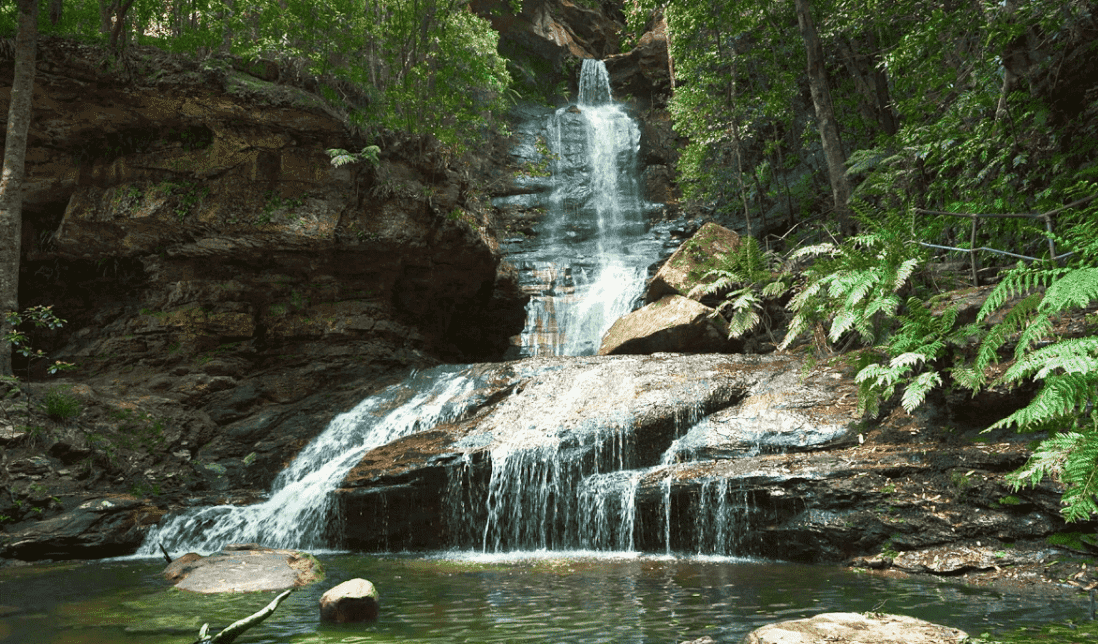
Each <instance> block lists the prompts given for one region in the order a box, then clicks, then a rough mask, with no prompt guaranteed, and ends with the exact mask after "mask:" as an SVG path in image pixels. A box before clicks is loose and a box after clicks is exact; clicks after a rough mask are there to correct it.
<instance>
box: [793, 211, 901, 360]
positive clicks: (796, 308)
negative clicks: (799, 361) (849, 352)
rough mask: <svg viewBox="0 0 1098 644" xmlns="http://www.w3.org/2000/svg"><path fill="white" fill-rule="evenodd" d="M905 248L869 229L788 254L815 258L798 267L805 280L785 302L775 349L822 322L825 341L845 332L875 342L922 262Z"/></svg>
mask: <svg viewBox="0 0 1098 644" xmlns="http://www.w3.org/2000/svg"><path fill="white" fill-rule="evenodd" d="M911 252H912V250H911V248H910V247H907V246H904V245H903V244H902V243H898V242H897V241H896V239H894V238H889V237H886V236H883V235H878V234H872V233H871V234H864V235H858V236H856V237H852V238H851V239H849V240H847V241H846V242H845V243H843V244H842V245H840V246H836V245H834V244H818V245H816V246H809V247H807V248H802V249H800V250H798V251H795V252H794V253H792V254H791V255H790V261H791V262H795V261H798V260H801V259H804V258H809V257H811V258H816V262H815V263H814V264H813V265H812V266H811V267H809V268H808V269H807V270H805V271H804V274H805V282H804V284H803V286H802V287H801V289H800V290H799V292H798V293H797V294H796V295H794V296H793V298H792V299H791V300H790V302H789V304H788V308H789V309H790V310H791V311H793V313H794V315H793V319H792V320H791V321H790V324H789V329H788V330H787V331H786V335H785V338H784V339H783V341H782V343H781V345H780V346H779V348H780V349H785V348H788V347H789V346H790V345H792V343H793V342H794V341H795V340H796V339H797V338H798V337H800V336H801V335H802V334H803V333H804V332H805V331H807V330H809V329H812V328H815V326H816V324H827V323H829V329H828V332H827V339H828V341H829V342H832V343H836V342H839V340H840V339H842V337H843V336H845V335H847V334H849V333H851V332H853V333H855V334H856V335H857V337H858V338H859V339H860V340H861V341H862V342H863V343H864V344H869V345H871V344H873V343H875V342H877V341H878V340H879V339H880V338H882V337H883V335H884V334H885V333H886V332H887V331H888V330H890V328H891V325H892V320H893V318H894V316H895V315H896V312H897V311H898V309H899V307H900V298H899V297H898V293H899V292H900V291H901V290H902V289H904V288H905V287H906V286H907V284H908V282H909V281H910V278H911V276H912V274H913V273H914V272H915V270H916V269H917V268H918V266H919V264H920V263H921V262H922V258H921V257H919V256H913V255H912V254H911Z"/></svg>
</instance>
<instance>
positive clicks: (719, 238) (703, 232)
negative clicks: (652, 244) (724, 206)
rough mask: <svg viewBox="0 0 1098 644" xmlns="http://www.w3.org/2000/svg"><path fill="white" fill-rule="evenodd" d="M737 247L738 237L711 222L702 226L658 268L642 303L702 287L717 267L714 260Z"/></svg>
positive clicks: (683, 293) (738, 244)
mask: <svg viewBox="0 0 1098 644" xmlns="http://www.w3.org/2000/svg"><path fill="white" fill-rule="evenodd" d="M739 247H740V236H739V235H737V234H736V233H734V232H732V231H731V230H728V229H727V228H724V227H722V226H718V225H717V224H714V223H712V222H710V223H707V224H705V225H704V226H702V227H701V229H699V230H698V232H696V233H694V236H693V237H691V238H690V239H688V240H686V241H685V242H683V244H682V245H681V246H679V248H678V250H676V251H675V252H674V254H673V255H671V257H670V258H668V260H667V261H666V262H665V263H664V264H663V266H661V267H660V270H659V271H658V272H657V273H656V275H655V277H653V278H652V280H651V281H650V282H649V283H648V289H647V291H646V292H645V295H644V301H645V302H649V303H651V302H657V301H659V300H660V299H661V298H663V297H665V296H667V295H686V294H687V293H689V292H690V289H691V288H693V287H694V286H696V285H698V284H702V283H704V282H705V280H703V279H702V276H704V275H705V274H706V273H708V272H709V271H710V270H712V269H714V268H716V267H717V260H718V258H719V257H721V256H722V255H724V254H726V253H731V252H734V251H735V250H736V249H738V248H739Z"/></svg>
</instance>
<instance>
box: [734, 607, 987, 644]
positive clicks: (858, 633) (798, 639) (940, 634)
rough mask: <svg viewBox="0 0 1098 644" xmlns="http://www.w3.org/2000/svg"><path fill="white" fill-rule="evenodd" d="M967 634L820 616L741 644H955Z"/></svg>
mask: <svg viewBox="0 0 1098 644" xmlns="http://www.w3.org/2000/svg"><path fill="white" fill-rule="evenodd" d="M966 639H968V634H967V633H965V632H964V631H962V630H959V629H956V628H950V627H948V626H941V625H939V624H932V623H930V622H927V621H924V620H921V619H916V618H914V617H907V616H906V615H885V614H883V613H869V614H865V613H823V614H821V615H816V616H815V617H810V618H808V619H795V620H791V621H788V622H778V623H777V624H769V625H767V626H763V627H762V628H759V629H756V630H754V631H752V632H750V633H748V634H747V635H746V636H745V637H744V638H743V644H811V643H814V642H829V641H838V642H847V641H851V642H853V641H856V642H862V643H864V644H959V643H960V642H963V641H965V640H966Z"/></svg>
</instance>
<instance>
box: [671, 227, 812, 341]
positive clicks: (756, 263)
mask: <svg viewBox="0 0 1098 644" xmlns="http://www.w3.org/2000/svg"><path fill="white" fill-rule="evenodd" d="M718 261H719V266H718V267H717V268H714V269H712V270H710V271H708V272H707V273H705V274H704V275H703V276H702V283H701V284H699V285H698V286H695V287H694V288H693V289H691V290H690V293H689V294H688V295H687V297H690V298H693V299H701V298H702V297H705V296H707V295H714V294H722V293H723V294H724V301H722V302H721V303H720V304H719V305H718V306H717V308H716V310H715V312H714V315H722V314H723V315H727V316H728V337H729V339H732V338H740V337H743V336H744V335H745V334H747V333H748V332H749V331H752V330H753V329H755V328H756V327H757V326H758V325H759V323H760V322H762V321H763V317H762V315H761V313H762V311H763V304H764V302H765V300H768V299H774V300H776V299H778V298H780V297H782V296H783V295H785V294H786V293H787V292H788V291H789V287H790V285H791V282H792V277H791V276H790V275H789V274H788V273H782V272H779V273H775V272H774V271H780V269H781V267H782V261H781V257H780V256H778V254H777V253H774V252H770V251H766V252H764V251H763V250H762V249H761V248H760V247H759V242H758V241H757V240H756V239H755V238H754V237H743V238H742V243H741V244H740V246H739V248H737V249H736V250H735V251H733V252H731V253H727V254H726V255H724V256H723V257H721V258H719V260H718ZM771 326H772V325H770V324H768V325H767V330H768V331H772V329H771Z"/></svg>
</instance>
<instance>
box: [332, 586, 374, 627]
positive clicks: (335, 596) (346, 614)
mask: <svg viewBox="0 0 1098 644" xmlns="http://www.w3.org/2000/svg"><path fill="white" fill-rule="evenodd" d="M378 610H379V606H378V594H377V589H376V588H374V585H373V584H372V583H370V582H368V581H366V580H365V579H351V580H349V581H345V582H343V583H342V584H340V585H338V586H336V587H334V588H330V589H329V590H328V592H326V593H324V594H323V595H322V596H321V597H320V621H322V622H336V623H347V622H374V621H377V614H378Z"/></svg>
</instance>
